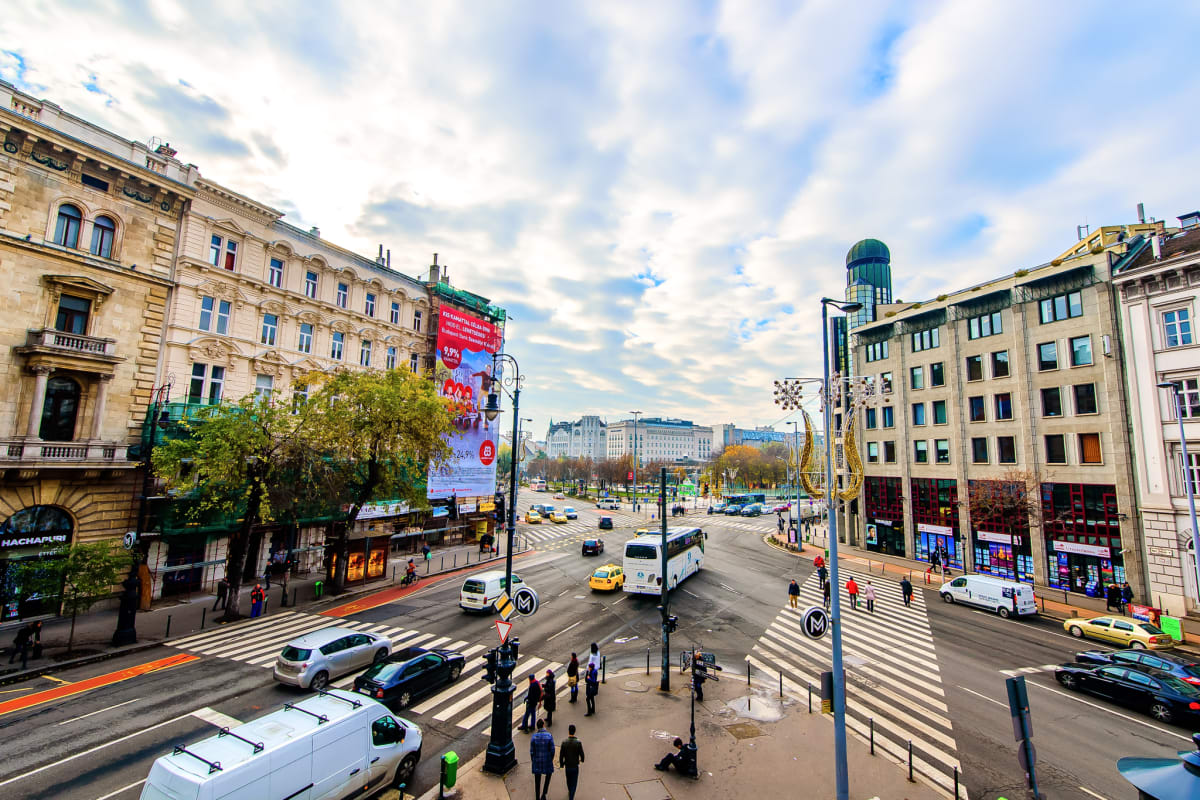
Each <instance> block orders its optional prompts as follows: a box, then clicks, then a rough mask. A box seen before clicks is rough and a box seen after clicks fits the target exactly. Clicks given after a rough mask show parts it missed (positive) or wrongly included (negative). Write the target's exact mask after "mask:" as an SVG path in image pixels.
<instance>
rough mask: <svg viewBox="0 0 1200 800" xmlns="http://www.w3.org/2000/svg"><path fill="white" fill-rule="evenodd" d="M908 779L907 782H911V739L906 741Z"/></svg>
mask: <svg viewBox="0 0 1200 800" xmlns="http://www.w3.org/2000/svg"><path fill="white" fill-rule="evenodd" d="M908 779H909V781H913V770H912V739H909V740H908Z"/></svg>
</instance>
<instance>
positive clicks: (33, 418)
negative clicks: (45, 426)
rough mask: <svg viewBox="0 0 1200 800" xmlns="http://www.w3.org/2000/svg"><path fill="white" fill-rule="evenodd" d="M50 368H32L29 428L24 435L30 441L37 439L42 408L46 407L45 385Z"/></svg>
mask: <svg viewBox="0 0 1200 800" xmlns="http://www.w3.org/2000/svg"><path fill="white" fill-rule="evenodd" d="M50 372H51V367H47V366H42V365H40V364H39V365H38V366H36V367H34V368H33V375H34V379H33V380H34V383H33V400H32V401H30V405H29V427H28V428H27V429H26V431H25V435H26V436H28V437H29V438H30V439H36V438H38V433H40V432H41V427H42V408H43V406H45V405H46V384H47V383H48V382H49V380H50Z"/></svg>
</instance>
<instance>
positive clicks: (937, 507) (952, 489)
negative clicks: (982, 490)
mask: <svg viewBox="0 0 1200 800" xmlns="http://www.w3.org/2000/svg"><path fill="white" fill-rule="evenodd" d="M911 485H912V515H913V524H914V526H915V527H916V538H915V540H914V542H913V543H914V545H915V549H916V558H917V560H918V561H926V562H931V561H932V558H933V553H935V552H937V553H940V554H942V556H943V559H944V563H945V565H946V566H948V567H954V568H956V569H962V568H963V552H962V549H961V548H960V547H959V541H958V534H957V531H958V482H957V481H955V480H953V479H946V478H913V479H912V484H911Z"/></svg>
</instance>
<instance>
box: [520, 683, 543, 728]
mask: <svg viewBox="0 0 1200 800" xmlns="http://www.w3.org/2000/svg"><path fill="white" fill-rule="evenodd" d="M541 702H542V685H541V684H540V683H538V679H537V676H536V675H534V674H533V673H532V672H531V673H529V691H527V692H526V693H525V713H524V715H522V717H521V727H520V729H519V730H520V731H521V732H523V733H528V732H529V731H531V730H533V725H534V723H535V722H536V721H537V711H538V705H539V704H540V703H541Z"/></svg>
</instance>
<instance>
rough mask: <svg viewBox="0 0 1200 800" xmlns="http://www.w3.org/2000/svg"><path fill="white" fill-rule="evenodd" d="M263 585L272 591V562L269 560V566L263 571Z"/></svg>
mask: <svg viewBox="0 0 1200 800" xmlns="http://www.w3.org/2000/svg"><path fill="white" fill-rule="evenodd" d="M263 583H265V584H266V585H267V587H266V588H267V590H268V591H270V589H271V561H270V559H267V566H266V567H265V568H264V569H263Z"/></svg>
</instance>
